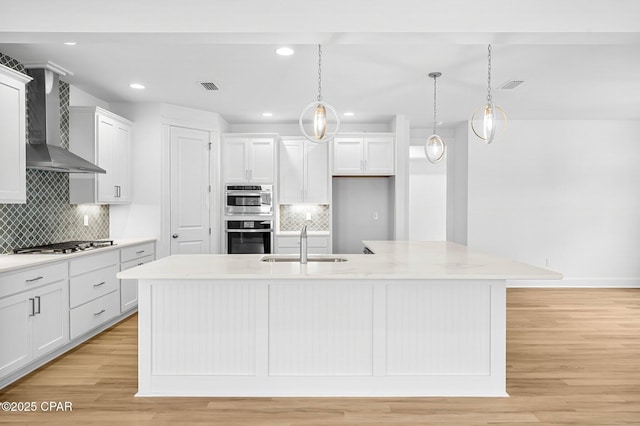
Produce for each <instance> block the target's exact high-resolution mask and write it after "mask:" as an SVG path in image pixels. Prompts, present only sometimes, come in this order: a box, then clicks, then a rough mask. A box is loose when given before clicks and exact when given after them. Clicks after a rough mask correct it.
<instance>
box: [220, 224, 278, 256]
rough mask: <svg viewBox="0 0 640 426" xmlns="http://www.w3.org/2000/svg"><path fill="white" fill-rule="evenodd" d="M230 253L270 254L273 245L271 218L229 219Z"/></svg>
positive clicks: (227, 233) (228, 244) (226, 230)
mask: <svg viewBox="0 0 640 426" xmlns="http://www.w3.org/2000/svg"><path fill="white" fill-rule="evenodd" d="M226 224H227V229H225V233H226V236H227V253H228V254H270V253H271V247H273V222H272V221H270V220H229V221H227V222H226Z"/></svg>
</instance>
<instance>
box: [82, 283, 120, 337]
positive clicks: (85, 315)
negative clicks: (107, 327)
mask: <svg viewBox="0 0 640 426" xmlns="http://www.w3.org/2000/svg"><path fill="white" fill-rule="evenodd" d="M118 314H120V293H119V292H118V291H113V292H111V293H109V294H105V295H104V296H102V297H100V298H98V299H95V300H92V301H91V302H89V303H85V304H84V305H82V306H78V307H77V308H74V309H72V310H71V315H70V324H71V338H72V339H75V338H76V337H78V336H80V335H81V334H84V333H86V332H87V331H89V330H92V329H94V328H96V327H99V326H100V325H101V324H103V323H105V322H106V321H109V320H110V319H111V318H113V317H115V316H116V315H118Z"/></svg>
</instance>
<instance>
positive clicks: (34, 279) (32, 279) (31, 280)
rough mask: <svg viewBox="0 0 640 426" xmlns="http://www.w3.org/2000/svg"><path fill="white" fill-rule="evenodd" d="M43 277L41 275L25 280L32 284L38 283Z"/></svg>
mask: <svg viewBox="0 0 640 426" xmlns="http://www.w3.org/2000/svg"><path fill="white" fill-rule="evenodd" d="M43 278H44V277H43V276H42V275H40V276H39V277H35V278H31V279H30V280H27V282H28V283H32V282H34V281H38V280H41V279H43Z"/></svg>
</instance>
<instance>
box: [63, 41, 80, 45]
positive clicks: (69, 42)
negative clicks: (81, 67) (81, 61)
mask: <svg viewBox="0 0 640 426" xmlns="http://www.w3.org/2000/svg"><path fill="white" fill-rule="evenodd" d="M64 44H66V45H67V46H75V45H76V44H78V43H76V42H75V41H65V42H64Z"/></svg>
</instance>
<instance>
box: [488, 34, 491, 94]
mask: <svg viewBox="0 0 640 426" xmlns="http://www.w3.org/2000/svg"><path fill="white" fill-rule="evenodd" d="M487 50H488V51H489V55H488V56H489V67H488V76H487V102H488V103H491V45H489V47H488V49H487Z"/></svg>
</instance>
